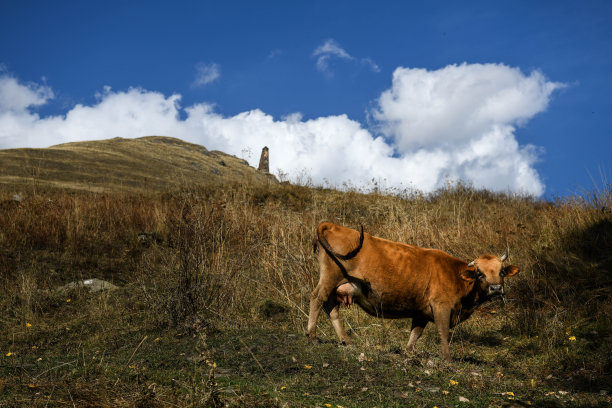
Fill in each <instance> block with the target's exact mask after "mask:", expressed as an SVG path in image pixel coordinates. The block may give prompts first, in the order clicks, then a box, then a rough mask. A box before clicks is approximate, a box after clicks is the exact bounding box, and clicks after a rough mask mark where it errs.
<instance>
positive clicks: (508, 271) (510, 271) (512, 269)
mask: <svg viewBox="0 0 612 408" xmlns="http://www.w3.org/2000/svg"><path fill="white" fill-rule="evenodd" d="M517 273H519V268H518V267H517V266H514V265H508V266H506V267H505V268H504V269H502V276H514V275H516V274H517Z"/></svg>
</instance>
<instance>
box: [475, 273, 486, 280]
mask: <svg viewBox="0 0 612 408" xmlns="http://www.w3.org/2000/svg"><path fill="white" fill-rule="evenodd" d="M476 276H477V277H478V279H484V278H485V274H484V273H482V272H480V271H478V273H477V274H476Z"/></svg>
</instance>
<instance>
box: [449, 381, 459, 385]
mask: <svg viewBox="0 0 612 408" xmlns="http://www.w3.org/2000/svg"><path fill="white" fill-rule="evenodd" d="M449 382H450V385H458V384H459V382H458V381H455V380H450V381H449Z"/></svg>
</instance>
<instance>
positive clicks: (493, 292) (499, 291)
mask: <svg viewBox="0 0 612 408" xmlns="http://www.w3.org/2000/svg"><path fill="white" fill-rule="evenodd" d="M503 294H504V287H503V286H502V285H489V287H488V288H487V295H488V296H489V297H491V296H500V295H503Z"/></svg>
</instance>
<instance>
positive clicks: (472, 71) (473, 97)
mask: <svg viewBox="0 0 612 408" xmlns="http://www.w3.org/2000/svg"><path fill="white" fill-rule="evenodd" d="M563 86H564V85H563V84H560V83H555V82H550V81H548V80H547V79H546V78H545V77H544V76H543V75H542V74H541V73H539V72H537V71H534V72H532V73H531V74H530V75H524V74H523V73H522V72H521V71H520V70H519V69H518V68H511V67H508V66H506V65H503V64H461V65H449V66H447V67H445V68H442V69H439V70H435V71H428V70H425V69H414V68H401V67H400V68H397V69H396V70H395V72H394V73H393V83H392V86H391V88H390V89H388V90H387V91H385V92H383V93H382V95H381V96H380V98H379V99H378V107H377V108H376V109H375V110H374V111H373V117H374V118H375V119H376V120H377V121H378V124H379V130H380V131H382V133H383V134H385V135H386V136H387V138H388V140H390V142H391V143H392V144H393V146H394V148H395V149H396V151H397V153H398V154H399V155H400V156H401V157H404V158H406V159H410V157H411V156H413V155H414V154H415V152H421V151H425V152H433V151H438V152H444V153H445V158H446V159H447V161H448V164H447V165H446V166H444V168H442V169H435V170H434V171H436V172H437V180H438V182H437V185H439V184H440V181H441V180H442V179H443V178H444V177H446V176H449V177H451V178H453V179H464V180H469V181H471V182H473V183H474V185H475V186H477V187H487V188H492V189H496V190H503V189H506V188H509V189H511V190H514V191H524V192H529V193H532V194H535V195H541V194H542V193H543V192H544V185H543V183H542V181H541V180H540V177H539V175H538V174H537V172H536V171H535V170H534V169H533V164H534V163H535V162H536V161H537V158H538V154H537V153H538V149H537V148H535V147H534V146H531V145H527V146H524V147H520V146H519V145H518V143H517V141H516V138H515V137H514V132H515V130H516V127H517V126H521V125H523V124H525V123H526V122H527V121H528V120H529V119H530V118H532V117H533V116H534V115H536V114H537V113H539V112H542V111H544V110H545V109H546V107H547V106H548V102H549V100H550V97H551V94H552V92H553V91H554V90H556V89H559V88H562V87H563Z"/></svg>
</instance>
